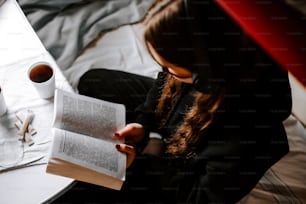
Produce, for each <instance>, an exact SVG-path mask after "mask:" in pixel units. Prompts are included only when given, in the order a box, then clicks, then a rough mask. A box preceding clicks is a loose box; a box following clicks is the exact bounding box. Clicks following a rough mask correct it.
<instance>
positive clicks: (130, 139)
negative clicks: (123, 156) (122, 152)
mask: <svg viewBox="0 0 306 204" xmlns="http://www.w3.org/2000/svg"><path fill="white" fill-rule="evenodd" d="M144 132H145V131H144V128H143V126H142V125H140V124H138V123H130V124H127V125H126V126H125V127H124V128H122V129H121V130H119V131H117V132H115V134H114V135H115V136H116V137H119V138H125V141H126V142H127V143H128V144H136V143H138V142H140V141H141V140H142V139H143V137H144Z"/></svg>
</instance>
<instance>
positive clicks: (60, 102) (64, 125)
mask: <svg viewBox="0 0 306 204" xmlns="http://www.w3.org/2000/svg"><path fill="white" fill-rule="evenodd" d="M54 100H55V106H54V110H55V113H54V115H55V119H54V124H53V127H56V128H60V129H64V130H68V131H72V132H76V133H80V134H84V135H88V136H93V137H97V138H101V139H104V140H108V141H112V142H118V141H116V139H117V138H115V137H114V136H113V135H114V132H116V131H118V130H119V129H121V128H123V127H124V126H125V107H124V105H122V104H116V103H111V102H107V101H103V100H99V99H95V98H91V97H87V96H83V95H79V94H76V93H70V92H65V91H63V90H60V89H57V90H56V92H55V99H54Z"/></svg>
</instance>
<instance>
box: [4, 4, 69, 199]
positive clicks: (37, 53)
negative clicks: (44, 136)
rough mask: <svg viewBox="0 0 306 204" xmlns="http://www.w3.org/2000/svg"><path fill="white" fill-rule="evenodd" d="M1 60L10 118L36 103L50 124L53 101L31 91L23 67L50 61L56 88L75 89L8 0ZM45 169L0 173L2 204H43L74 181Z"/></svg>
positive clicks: (25, 68)
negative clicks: (43, 106) (40, 106)
mask: <svg viewBox="0 0 306 204" xmlns="http://www.w3.org/2000/svg"><path fill="white" fill-rule="evenodd" d="M0 58H1V60H0V85H1V86H2V87H3V93H4V97H5V100H6V102H7V106H8V115H10V114H14V112H15V111H17V110H20V109H22V108H26V107H27V106H33V104H34V106H35V104H40V105H41V104H45V105H46V107H47V109H46V110H44V108H42V109H41V110H44V111H48V114H46V115H48V116H43V117H49V118H47V119H46V121H50V117H51V116H52V114H53V113H52V106H53V102H52V101H40V100H43V99H39V97H38V95H37V96H36V95H35V94H34V93H35V92H33V90H32V87H31V88H30V86H28V82H27V81H26V80H24V79H26V77H25V73H26V70H27V67H24V66H25V65H26V66H27V65H28V64H29V63H32V61H35V60H47V61H50V62H51V63H53V65H54V66H55V69H56V71H55V73H56V86H57V88H62V89H65V90H71V91H72V88H71V86H70V85H69V83H68V82H67V80H66V79H65V77H64V76H63V75H62V72H61V71H60V69H59V68H58V66H57V65H56V63H55V61H54V60H53V58H52V57H51V56H50V55H49V53H48V52H47V51H46V49H45V48H44V46H43V44H42V43H41V41H40V40H39V38H38V37H37V35H36V33H35V32H34V30H33V29H32V27H31V25H30V24H29V22H28V21H27V19H26V17H25V16H24V14H23V12H22V10H21V9H20V7H19V5H18V3H17V2H16V1H15V0H6V1H5V2H4V3H3V5H1V6H0ZM19 69H20V70H19ZM10 76H13V77H10ZM12 80H15V81H12ZM15 82H16V83H17V84H18V85H19V86H18V87H17V88H16V87H14V86H12V85H16V83H15ZM29 95H30V96H29ZM42 115H45V114H42ZM36 122H37V123H38V122H41V121H36ZM33 125H34V124H33ZM37 126H38V125H37ZM49 127H50V132H51V124H49V123H48V124H46V125H45V128H49ZM46 130H47V129H46ZM0 131H1V129H0ZM48 132H49V131H48ZM0 137H1V132H0ZM48 137H50V136H48ZM50 145H51V143H50ZM0 148H1V147H0ZM45 168H46V164H41V165H36V166H30V167H25V168H20V169H16V170H10V171H7V172H2V173H0V184H1V185H0V192H1V196H0V203H1V204H19V203H20V204H36V203H43V202H44V201H46V200H48V199H50V198H52V197H54V196H56V195H57V194H58V193H60V192H62V191H63V190H64V189H65V188H67V187H68V186H69V185H70V184H71V183H72V182H73V180H72V179H68V178H65V177H60V176H55V175H52V174H47V173H46V172H45Z"/></svg>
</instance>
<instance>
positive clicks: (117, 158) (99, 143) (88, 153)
mask: <svg viewBox="0 0 306 204" xmlns="http://www.w3.org/2000/svg"><path fill="white" fill-rule="evenodd" d="M53 131H54V132H53V133H54V140H53V146H52V153H51V158H52V159H56V158H58V159H61V160H66V161H68V162H71V163H74V164H78V165H80V166H84V167H86V168H89V169H93V170H95V171H97V172H100V173H104V174H106V175H109V176H113V177H116V178H118V179H120V180H124V178H125V168H126V155H125V154H123V153H121V152H119V151H118V150H117V149H116V148H115V145H114V144H113V143H110V142H108V141H104V140H101V139H97V138H94V137H87V136H84V135H81V134H78V133H74V132H70V131H65V130H61V129H57V128H54V129H53Z"/></svg>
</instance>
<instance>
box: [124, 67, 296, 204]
mask: <svg viewBox="0 0 306 204" xmlns="http://www.w3.org/2000/svg"><path fill="white" fill-rule="evenodd" d="M256 72H258V73H256V74H255V75H254V76H255V77H253V78H252V79H253V80H248V79H247V78H245V80H240V81H239V88H234V89H231V90H230V91H228V92H226V94H225V97H224V102H223V104H222V105H221V107H220V108H219V110H218V111H217V113H216V120H215V121H214V123H213V124H212V125H211V127H209V129H208V130H207V131H206V132H205V136H204V138H205V139H204V140H203V141H202V142H201V143H200V144H199V146H198V147H197V154H196V156H195V157H192V158H191V159H188V160H186V159H180V158H174V157H171V156H169V155H167V156H166V155H164V156H162V157H156V156H152V155H143V156H140V157H139V158H138V159H136V160H135V162H134V164H133V165H132V167H131V168H130V172H133V171H134V173H135V172H137V173H135V174H137V175H138V178H141V176H144V178H141V179H140V180H141V181H140V183H141V184H140V185H141V186H146V188H147V189H149V190H148V191H147V192H148V195H147V196H148V197H146V198H147V199H146V200H152V201H158V202H160V203H199V204H204V203H235V202H237V201H239V200H240V199H241V198H242V197H243V196H245V195H246V194H247V193H248V192H249V191H250V190H251V189H252V188H253V187H254V186H255V185H256V183H257V182H258V181H259V179H260V178H261V177H262V176H263V174H264V173H265V171H266V170H267V169H268V168H269V167H271V166H272V165H273V164H274V163H275V162H277V161H278V160H279V159H280V158H282V157H283V156H284V155H285V154H286V153H287V152H288V141H287V136H286V132H285V129H284V126H283V124H282V121H283V120H285V119H286V118H287V117H288V116H289V114H290V113H291V89H290V86H289V81H288V75H287V73H286V72H284V71H283V70H282V69H280V68H279V67H277V66H270V67H268V68H263V69H257V71H256ZM164 78H165V74H162V73H161V74H159V77H158V79H157V80H156V83H155V85H154V86H153V88H152V89H151V91H150V92H149V94H148V97H147V99H146V101H145V103H144V104H143V105H142V106H141V107H140V108H139V109H138V111H139V117H138V120H137V122H139V123H141V124H142V125H143V126H144V127H145V129H146V131H147V133H148V132H150V131H154V132H159V133H161V135H162V137H163V138H167V137H169V136H170V135H171V134H172V133H173V132H174V131H175V130H176V128H177V127H178V126H179V125H180V124H181V123H182V121H183V120H184V116H185V113H186V109H188V108H189V107H190V106H191V105H192V103H193V100H194V98H193V93H194V91H195V90H194V88H193V86H192V85H188V84H186V85H185V86H184V88H183V89H184V90H183V91H182V95H181V96H180V97H179V100H178V101H177V103H176V104H175V106H174V107H173V111H172V112H171V113H170V114H169V117H168V119H167V124H166V128H165V129H163V130H159V129H158V125H157V124H158V121H155V115H154V110H155V107H156V104H157V100H158V98H159V97H160V93H161V86H162V85H163V83H164ZM236 87H237V86H236Z"/></svg>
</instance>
